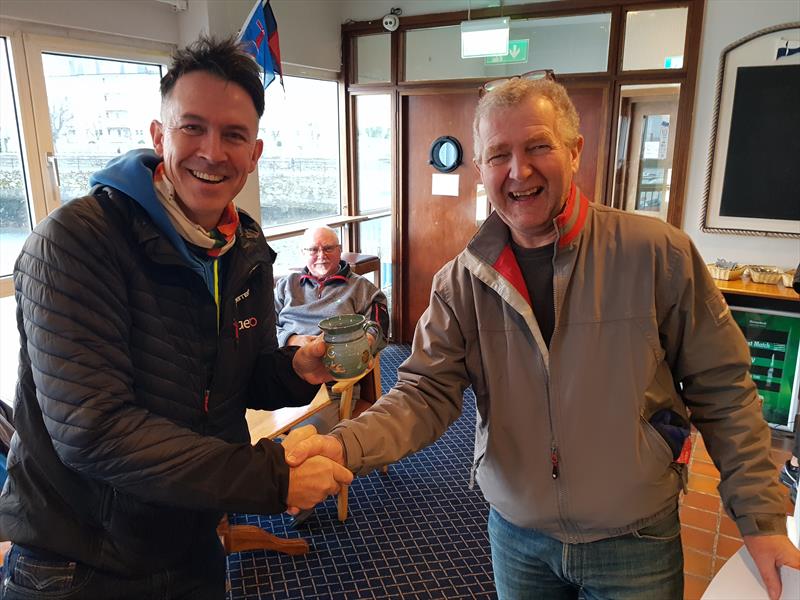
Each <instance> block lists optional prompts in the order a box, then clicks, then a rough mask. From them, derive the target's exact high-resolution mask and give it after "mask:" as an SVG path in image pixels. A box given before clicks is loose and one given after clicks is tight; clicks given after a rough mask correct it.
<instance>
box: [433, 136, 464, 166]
mask: <svg viewBox="0 0 800 600" xmlns="http://www.w3.org/2000/svg"><path fill="white" fill-rule="evenodd" d="M463 156H464V154H463V151H462V149H461V144H460V143H459V141H458V140H457V139H456V138H454V137H452V136H449V135H443V136H442V137H440V138H437V139H436V141H435V142H433V145H432V146H431V156H430V160H429V161H428V162H429V163H430V164H431V165H433V168H434V169H436V170H437V171H439V172H441V173H449V172H450V171H455V170H456V168H457V167H458V165H460V164H461V159H462V157H463Z"/></svg>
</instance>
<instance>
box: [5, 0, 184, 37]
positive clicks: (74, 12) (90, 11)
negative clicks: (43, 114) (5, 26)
mask: <svg viewBox="0 0 800 600" xmlns="http://www.w3.org/2000/svg"><path fill="white" fill-rule="evenodd" d="M0 17H10V18H13V19H21V20H24V21H32V22H35V23H42V24H45V25H58V26H61V27H71V28H74V29H84V30H88V31H96V32H101V33H114V34H117V35H124V36H127V37H133V38H141V39H145V40H154V41H157V42H166V43H168V44H177V43H178V16H177V14H176V13H175V12H174V11H173V10H172V8H171V7H170V6H169V5H168V4H164V3H161V2H155V0H151V1H148V2H131V1H130V0H104V1H103V2H97V1H96V0H70V1H69V2H64V1H63V0H36V1H33V0H1V1H0Z"/></svg>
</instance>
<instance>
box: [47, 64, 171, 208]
mask: <svg viewBox="0 0 800 600" xmlns="http://www.w3.org/2000/svg"><path fill="white" fill-rule="evenodd" d="M42 66H43V68H44V79H45V85H46V87H47V103H48V105H49V106H48V108H49V111H50V127H51V129H52V133H53V146H54V148H55V152H56V156H57V157H58V173H59V177H60V182H61V185H60V188H59V189H60V193H61V200H62V201H67V200H71V199H72V198H77V197H79V196H83V195H85V194H86V193H87V192H88V191H89V176H90V175H91V174H92V173H94V172H95V171H97V170H99V169H101V168H103V167H104V166H105V164H106V163H107V162H108V161H109V160H111V159H112V158H114V157H116V156H117V155H119V154H123V153H125V152H127V151H128V150H131V149H133V148H151V147H152V140H151V139H150V131H149V128H150V122H151V121H152V120H153V119H154V118H157V117H158V115H159V111H160V107H161V96H160V93H159V88H158V85H159V81H160V80H161V75H162V73H161V68H162V67H161V65H156V64H144V63H133V62H125V61H119V60H109V59H103V58H86V57H82V56H69V55H64V54H50V53H43V54H42Z"/></svg>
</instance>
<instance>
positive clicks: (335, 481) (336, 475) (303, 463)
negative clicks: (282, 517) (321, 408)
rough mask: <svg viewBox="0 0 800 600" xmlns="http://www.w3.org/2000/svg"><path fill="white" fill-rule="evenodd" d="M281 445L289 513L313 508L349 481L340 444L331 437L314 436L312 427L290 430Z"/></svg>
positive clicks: (351, 477) (351, 475)
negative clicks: (287, 466) (286, 479)
mask: <svg viewBox="0 0 800 600" xmlns="http://www.w3.org/2000/svg"><path fill="white" fill-rule="evenodd" d="M281 445H282V446H283V448H284V452H285V455H286V463H287V464H288V465H289V493H288V494H287V495H286V505H287V507H288V508H287V511H286V512H288V513H289V514H292V515H295V514H297V513H298V512H300V511H301V510H305V509H308V508H313V507H314V506H316V505H317V504H319V503H320V502H322V501H323V500H324V499H325V498H327V497H328V496H330V495H333V494H338V493H339V491H340V490H341V489H342V486H346V485H350V482H352V481H353V474H352V473H351V472H350V471H349V470H348V469H346V468H345V466H344V464H345V459H344V448H343V447H342V444H341V442H339V440H338V439H336V438H335V437H333V436H331V435H318V434H317V430H316V428H315V427H314V426H313V425H306V426H304V427H298V428H296V429H293V430H292V431H290V432H289V435H287V436H286V437H285V438H284V440H283V442H282V443H281Z"/></svg>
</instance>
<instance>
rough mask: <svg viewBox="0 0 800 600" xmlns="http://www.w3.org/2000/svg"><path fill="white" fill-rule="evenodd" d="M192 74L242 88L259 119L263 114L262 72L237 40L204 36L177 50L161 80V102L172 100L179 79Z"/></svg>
mask: <svg viewBox="0 0 800 600" xmlns="http://www.w3.org/2000/svg"><path fill="white" fill-rule="evenodd" d="M192 71H205V72H207V73H211V74H212V75H215V76H216V77H219V78H220V79H222V80H223V81H232V82H233V83H235V84H237V85H240V86H241V87H242V88H243V89H244V90H245V91H246V92H247V95H248V96H250V99H251V100H252V101H253V106H255V108H256V112H257V113H258V116H259V118H260V117H261V115H263V114H264V85H263V84H262V83H261V72H260V71H259V70H258V65H257V64H256V61H255V60H253V58H252V57H251V56H250V55H249V54H247V52H245V51H244V49H243V48H242V46H241V45H240V44H239V43H238V42H237V41H236V39H235V38H234V37H228V38H224V39H217V38H215V37H213V36H205V35H203V36H200V37H199V38H198V39H197V40H196V41H194V42H192V43H191V44H189V45H188V46H186V48H179V49H178V50H176V51H175V53H174V54H173V55H172V64H171V65H170V66H169V70H168V71H167V74H166V75H164V77H162V78H161V100H162V101H163V100H166V99H167V98H168V97H169V95H170V93H171V92H172V88H174V87H175V84H176V83H178V79H180V78H181V77H183V76H184V75H186V74H187V73H191V72H192Z"/></svg>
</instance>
